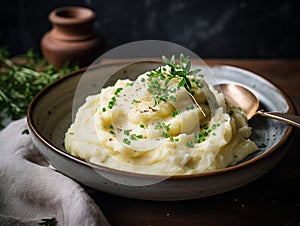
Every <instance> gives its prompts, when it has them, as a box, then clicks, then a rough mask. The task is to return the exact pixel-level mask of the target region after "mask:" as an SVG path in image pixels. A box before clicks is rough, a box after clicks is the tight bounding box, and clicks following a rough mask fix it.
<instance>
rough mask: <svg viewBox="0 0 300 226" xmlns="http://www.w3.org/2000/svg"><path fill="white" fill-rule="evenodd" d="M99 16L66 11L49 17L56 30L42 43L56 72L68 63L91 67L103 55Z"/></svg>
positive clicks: (80, 9)
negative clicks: (95, 26)
mask: <svg viewBox="0 0 300 226" xmlns="http://www.w3.org/2000/svg"><path fill="white" fill-rule="evenodd" d="M95 19H96V14H95V13H94V12H93V11H92V10H90V9H88V8H84V7H75V6H72V7H62V8H57V9H55V10H53V11H52V12H51V13H50V14H49V20H50V22H51V23H52V26H53V27H52V30H50V31H49V32H48V33H46V34H45V35H44V36H43V38H42V40H41V49H42V53H43V55H44V58H45V59H46V60H47V61H48V63H49V64H52V65H54V66H55V67H56V68H59V67H61V66H62V65H63V64H65V63H66V62H69V63H78V65H79V66H80V67H84V66H88V65H90V64H91V63H92V62H93V61H94V60H96V58H97V57H99V56H100V54H101V53H102V52H103V42H102V39H101V38H100V36H99V35H98V34H97V33H96V32H95V31H94V29H93V22H94V21H95Z"/></svg>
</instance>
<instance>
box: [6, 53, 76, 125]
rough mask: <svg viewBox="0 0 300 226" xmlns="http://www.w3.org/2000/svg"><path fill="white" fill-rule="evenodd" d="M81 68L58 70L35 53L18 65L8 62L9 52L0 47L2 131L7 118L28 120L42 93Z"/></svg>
mask: <svg viewBox="0 0 300 226" xmlns="http://www.w3.org/2000/svg"><path fill="white" fill-rule="evenodd" d="M78 68H79V67H78V66H77V65H69V64H68V63H67V64H65V65H64V66H63V67H61V68H60V69H59V70H57V69H55V68H54V66H53V65H49V64H48V63H47V62H46V61H45V60H44V59H42V58H40V57H39V55H38V54H37V53H36V52H35V51H33V50H29V51H27V52H26V54H25V57H24V62H22V63H21V64H18V63H15V61H13V60H11V59H10V58H9V52H8V50H7V49H6V48H2V47H0V128H3V127H4V124H3V121H4V119H6V118H8V119H11V120H16V119H19V118H21V117H23V116H25V115H26V112H27V108H28V106H29V104H30V102H31V100H32V99H33V97H34V96H35V95H36V94H37V93H38V92H39V91H40V90H41V89H43V88H44V87H45V86H47V85H48V84H50V83H52V82H53V81H55V80H57V79H58V78H60V77H62V76H63V75H66V74H68V73H70V72H71V71H74V70H77V69H78Z"/></svg>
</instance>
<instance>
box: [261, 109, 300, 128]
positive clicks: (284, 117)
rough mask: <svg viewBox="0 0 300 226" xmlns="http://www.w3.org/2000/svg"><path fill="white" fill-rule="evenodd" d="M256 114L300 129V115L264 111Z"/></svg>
mask: <svg viewBox="0 0 300 226" xmlns="http://www.w3.org/2000/svg"><path fill="white" fill-rule="evenodd" d="M256 114H258V115H261V116H264V117H268V118H272V119H277V120H279V121H282V122H285V123H288V124H290V125H293V126H296V127H298V128H300V116H298V115H292V114H287V113H280V112H264V111H257V112H256Z"/></svg>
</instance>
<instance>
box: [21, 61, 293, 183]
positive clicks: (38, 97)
mask: <svg viewBox="0 0 300 226" xmlns="http://www.w3.org/2000/svg"><path fill="white" fill-rule="evenodd" d="M113 65H116V64H115V63H107V64H99V65H93V66H90V67H84V68H81V69H79V70H76V71H74V72H71V73H69V74H67V75H65V76H63V77H61V78H59V79H58V80H56V81H54V82H53V83H51V84H49V85H47V86H46V87H45V88H44V89H42V90H41V91H40V92H39V93H38V94H37V95H36V96H35V97H34V98H33V100H32V101H31V103H30V105H29V108H28V111H27V124H28V127H29V131H30V132H31V135H34V136H36V137H37V138H38V139H39V140H41V141H42V143H43V144H44V145H46V146H47V147H48V150H51V151H53V152H55V153H56V154H58V155H60V156H61V157H63V158H67V159H68V160H71V161H74V162H76V163H79V164H81V165H82V166H84V167H89V168H93V169H94V170H101V171H105V172H108V173H115V174H121V175H126V176H131V177H135V178H136V177H137V178H147V179H162V178H166V179H167V180H172V181H173V180H183V179H195V178H203V177H209V176H217V175H221V174H225V173H230V172H233V171H236V170H238V169H241V168H244V167H247V166H249V165H252V164H254V163H256V162H258V161H261V160H262V159H265V158H267V157H268V156H270V155H271V154H272V153H273V152H275V151H277V150H279V147H281V146H282V145H283V144H284V143H285V142H286V141H287V139H288V138H289V137H290V135H291V134H292V132H293V131H294V127H292V126H290V125H289V126H288V128H287V130H286V131H285V133H284V135H283V136H282V138H281V139H280V141H279V142H278V143H277V144H275V145H274V146H273V147H272V148H270V149H269V150H267V151H266V152H264V153H262V154H260V155H259V156H256V157H254V158H252V159H249V160H247V161H245V162H241V163H238V164H236V165H233V166H228V167H226V168H222V169H218V170H214V171H208V172H200V173H194V174H183V175H170V176H169V175H159V174H142V173H135V172H130V171H124V170H119V169H114V168H111V167H108V166H104V165H99V164H95V163H91V162H88V161H86V160H83V159H80V158H78V157H75V156H73V155H71V154H69V153H67V152H65V151H63V150H61V149H60V148H58V147H57V146H56V145H54V144H52V143H51V142H50V141H49V140H48V139H47V138H46V137H45V136H44V135H43V134H42V133H41V132H39V131H38V129H37V127H36V125H35V124H34V119H33V114H32V113H33V110H34V108H35V105H36V104H37V103H38V102H39V101H40V100H41V98H42V97H43V96H45V95H47V93H48V90H50V89H54V88H55V86H56V85H57V84H60V83H63V82H65V81H66V80H68V79H70V78H72V77H75V76H79V75H80V74H83V73H84V72H85V71H86V70H88V69H97V68H99V67H103V66H113ZM209 66H210V67H226V68H229V69H234V70H240V71H241V72H247V73H249V72H250V73H252V75H254V76H258V77H260V78H262V79H264V80H266V81H267V82H268V83H270V84H271V85H273V86H274V87H275V88H276V89H277V90H278V91H279V92H280V95H281V96H282V97H283V98H284V100H285V101H286V103H287V105H288V107H289V110H288V113H290V114H296V108H295V105H294V103H293V102H292V100H291V99H290V97H289V96H288V95H287V94H286V92H285V91H283V90H282V89H281V88H280V87H278V86H277V85H276V84H274V83H273V82H272V81H270V80H269V79H267V78H265V77H264V76H262V75H260V74H258V73H256V72H253V71H251V70H248V69H244V68H242V67H237V66H232V65H229V64H225V65H224V64H209ZM279 151H280V150H279Z"/></svg>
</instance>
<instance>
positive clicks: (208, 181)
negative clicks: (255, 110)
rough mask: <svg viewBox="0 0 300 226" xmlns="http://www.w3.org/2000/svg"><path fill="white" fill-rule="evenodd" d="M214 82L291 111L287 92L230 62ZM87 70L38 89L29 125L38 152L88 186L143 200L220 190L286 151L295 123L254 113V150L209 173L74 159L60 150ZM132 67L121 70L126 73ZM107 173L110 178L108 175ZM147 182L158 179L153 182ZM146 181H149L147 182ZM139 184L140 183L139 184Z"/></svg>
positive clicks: (89, 86) (100, 71)
mask: <svg viewBox="0 0 300 226" xmlns="http://www.w3.org/2000/svg"><path fill="white" fill-rule="evenodd" d="M117 67H118V66H116V65H106V66H96V67H94V68H93V69H89V70H90V71H91V72H92V73H91V75H90V76H91V77H92V76H100V77H99V79H100V80H101V75H104V74H106V73H110V72H111V71H113V70H116V68H117ZM211 69H212V70H213V72H214V73H215V75H216V77H217V80H218V82H220V83H223V82H227V81H228V82H229V81H230V82H236V83H240V84H242V85H244V86H246V87H248V88H249V89H250V90H252V91H253V92H254V93H255V94H256V95H257V96H258V98H259V99H260V100H261V107H262V108H263V109H265V110H266V111H280V112H289V113H291V114H295V108H294V106H293V104H292V102H291V100H290V99H289V98H288V96H287V95H286V94H285V93H284V92H283V91H282V90H280V88H278V87H276V86H275V85H274V84H272V83H271V82H270V81H268V80H266V79H264V78H263V77H261V76H259V75H257V74H255V73H252V72H250V71H246V70H243V69H240V68H236V67H232V66H214V67H212V68H211ZM84 72H85V69H82V70H79V71H77V72H75V73H72V74H70V75H68V76H66V77H63V78H61V79H60V80H58V81H56V82H54V83H53V84H51V85H49V86H48V87H46V88H45V89H44V90H42V91H41V92H40V93H39V94H38V95H37V96H36V97H35V99H34V100H33V101H32V103H31V105H30V107H29V110H28V117H27V119H28V125H29V130H30V134H31V136H32V140H33V142H34V144H35V146H36V147H37V148H38V150H39V151H40V153H41V154H42V155H43V156H44V157H45V158H46V159H47V160H48V161H49V163H50V164H51V165H52V166H53V167H54V168H55V169H56V170H57V171H59V172H61V173H63V174H65V175H67V176H69V177H71V178H73V179H74V180H76V181H78V182H79V183H81V184H84V185H86V186H89V187H92V188H95V189H98V190H101V191H104V192H108V193H111V194H115V195H119V196H124V197H130V198H137V199H146V200H185V199H193V198H201V197H207V196H211V195H215V194H219V193H223V192H226V191H229V190H232V189H235V188H238V187H240V186H243V185H245V184H247V183H250V182H251V181H253V180H255V179H257V178H259V177H260V176H262V175H264V174H265V173H266V172H268V171H269V170H270V169H272V168H273V167H274V166H275V165H276V164H277V163H278V162H279V161H280V159H281V158H282V157H283V156H284V154H285V153H286V151H287V150H288V148H289V145H290V144H291V142H292V136H291V135H292V132H293V128H292V127H291V126H288V125H286V124H284V123H281V122H279V121H275V120H271V119H266V118H262V117H256V118H254V119H251V120H250V125H251V126H252V128H253V135H252V139H253V140H254V141H255V142H256V143H257V145H260V144H267V147H261V148H260V150H259V151H258V152H255V153H254V154H252V155H250V156H248V157H247V158H246V159H245V160H243V161H242V162H240V163H238V164H236V165H234V166H231V167H227V168H225V169H221V170H216V171H213V172H207V173H199V174H193V175H176V176H172V177H170V178H167V179H164V178H162V177H161V176H159V175H154V176H151V175H143V174H138V173H129V172H124V171H119V170H115V169H111V168H108V167H104V166H99V165H94V164H90V163H88V162H86V161H84V160H82V159H79V158H76V157H74V156H72V155H70V154H68V153H66V151H65V149H64V145H63V142H64V136H65V132H66V130H67V129H68V128H69V126H70V124H71V123H72V110H74V109H72V108H74V105H75V110H76V108H78V106H79V105H81V104H82V103H83V102H84V99H85V97H80V98H77V99H79V102H77V103H76V104H73V99H74V95H75V90H76V88H77V85H78V83H79V81H80V79H81V77H82V76H83V74H84ZM127 74H130V71H124V76H125V77H126V76H127ZM83 89H85V90H88V92H89V94H96V93H99V90H98V89H97V84H95V83H93V82H90V83H89V82H86V83H85V84H84V85H83ZM111 178H114V179H113V180H111ZM129 180H131V181H141V182H143V181H145V182H146V183H144V184H145V185H143V186H132V185H127V184H126V183H125V182H126V181H129ZM151 181H154V182H155V181H160V182H158V183H151ZM149 182H150V183H149ZM141 184H143V183H141Z"/></svg>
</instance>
